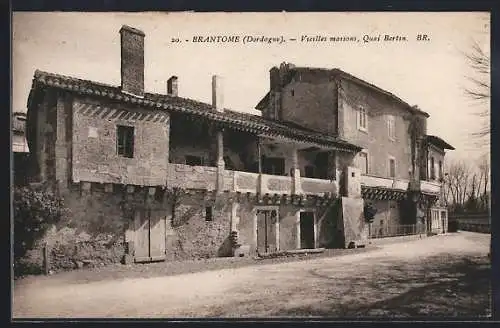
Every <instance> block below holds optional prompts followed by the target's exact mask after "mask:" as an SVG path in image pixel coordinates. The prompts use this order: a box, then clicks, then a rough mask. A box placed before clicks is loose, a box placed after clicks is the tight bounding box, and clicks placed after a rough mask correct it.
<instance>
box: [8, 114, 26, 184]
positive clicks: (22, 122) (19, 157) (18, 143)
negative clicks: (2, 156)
mask: <svg viewBox="0 0 500 328" xmlns="http://www.w3.org/2000/svg"><path fill="white" fill-rule="evenodd" d="M25 127H26V113H23V112H14V113H13V115H12V129H11V130H12V134H11V135H12V141H11V147H12V178H13V183H14V185H24V184H26V183H27V182H28V181H27V177H28V176H29V175H30V173H29V172H28V168H29V148H28V143H27V141H26V134H25Z"/></svg>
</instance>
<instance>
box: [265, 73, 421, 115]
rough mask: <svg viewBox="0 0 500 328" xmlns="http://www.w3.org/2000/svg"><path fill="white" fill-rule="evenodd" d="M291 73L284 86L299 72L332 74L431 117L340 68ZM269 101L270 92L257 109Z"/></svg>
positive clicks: (411, 110) (414, 111)
mask: <svg viewBox="0 0 500 328" xmlns="http://www.w3.org/2000/svg"><path fill="white" fill-rule="evenodd" d="M289 71H290V74H287V76H286V80H285V81H284V82H283V85H286V84H288V83H290V82H291V80H292V79H293V77H294V75H295V74H296V73H298V72H317V73H321V74H330V75H331V76H338V77H340V78H344V79H346V80H350V81H352V82H354V83H356V84H358V85H362V86H365V87H367V88H370V89H372V90H374V91H376V92H378V93H380V94H383V95H386V96H388V97H389V98H391V99H393V100H394V101H396V102H398V103H400V104H402V105H403V106H405V107H406V109H407V110H408V111H410V112H413V113H419V114H422V115H424V116H426V117H429V114H428V113H426V112H424V111H422V110H420V109H419V108H418V107H415V106H411V105H410V104H408V103H407V102H406V101H404V100H402V99H401V98H399V97H398V96H396V95H395V94H393V93H391V92H389V91H386V90H384V89H382V88H379V87H377V86H376V85H374V84H371V83H369V82H367V81H365V80H362V79H360V78H358V77H356V76H354V75H352V74H349V73H347V72H345V71H343V70H341V69H339V68H333V69H328V68H316V67H297V66H289ZM268 101H269V92H268V93H267V94H266V95H265V96H264V97H263V98H262V99H261V100H260V101H259V103H258V104H257V106H256V107H255V108H256V109H260V110H261V109H262V108H263V107H265V106H266V105H267V102H268Z"/></svg>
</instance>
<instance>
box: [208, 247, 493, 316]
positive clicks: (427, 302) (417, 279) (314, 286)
mask: <svg viewBox="0 0 500 328" xmlns="http://www.w3.org/2000/svg"><path fill="white" fill-rule="evenodd" d="M381 261H383V260H382V259H381ZM490 267H491V266H490V261H489V259H488V257H487V256H477V257H468V258H463V257H458V256H456V257H453V256H449V255H445V256H435V257H430V258H428V259H426V260H425V262H422V261H420V262H398V263H396V264H392V263H391V264H388V263H384V264H381V265H379V266H371V267H368V266H366V267H363V266H359V267H358V268H356V269H354V270H353V271H350V272H349V273H347V274H344V275H340V276H339V275H328V271H327V273H326V274H325V273H324V272H323V271H325V270H322V269H311V270H309V271H308V275H309V276H308V277H305V279H307V280H305V281H308V284H309V285H310V289H309V290H308V291H306V292H300V291H299V290H298V289H295V288H294V286H292V285H290V286H289V289H288V290H287V292H286V293H283V292H276V293H275V294H274V295H270V296H268V295H260V296H258V297H259V298H260V299H257V298H256V297H255V298H253V299H250V298H247V299H246V300H245V301H244V302H238V303H236V304H232V305H231V308H232V309H233V311H234V312H233V313H235V314H236V313H240V314H241V313H248V314H250V313H265V315H266V316H271V317H335V318H360V317H369V318H373V317H384V318H387V317H391V318H408V317H411V318H412V319H413V318H421V319H430V318H443V317H453V318H463V319H466V318H474V319H479V317H482V318H487V317H489V316H490V315H491V301H490V300H491V287H490V286H491V275H490V272H491V268H490ZM269 294H272V292H271V291H270V292H269ZM266 298H269V299H266ZM272 299H274V300H275V301H276V299H280V300H281V301H282V300H288V302H287V303H286V304H281V305H280V306H279V307H277V308H280V310H272V309H264V308H263V307H262V306H261V305H259V304H268V305H269V304H273V303H272ZM297 303H298V304H301V305H299V306H294V304H297ZM283 305H284V306H283ZM277 308H276V309H277ZM209 316H233V314H229V313H227V310H226V309H225V307H218V308H212V311H211V313H210V314H209Z"/></svg>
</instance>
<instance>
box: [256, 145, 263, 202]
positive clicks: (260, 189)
mask: <svg viewBox="0 0 500 328" xmlns="http://www.w3.org/2000/svg"><path fill="white" fill-rule="evenodd" d="M257 163H258V173H259V180H258V187H257V191H258V193H260V194H263V193H264V181H263V180H262V179H263V177H262V150H261V145H260V139H257Z"/></svg>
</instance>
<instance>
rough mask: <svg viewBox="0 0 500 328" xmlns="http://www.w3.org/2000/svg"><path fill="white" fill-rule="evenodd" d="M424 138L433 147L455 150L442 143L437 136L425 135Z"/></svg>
mask: <svg viewBox="0 0 500 328" xmlns="http://www.w3.org/2000/svg"><path fill="white" fill-rule="evenodd" d="M425 137H426V139H427V142H429V143H431V144H433V145H436V146H438V147H439V148H442V149H450V150H455V147H453V146H452V145H450V144H449V143H447V142H446V141H444V140H443V139H441V138H440V137H438V136H433V135H427V136H425Z"/></svg>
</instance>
